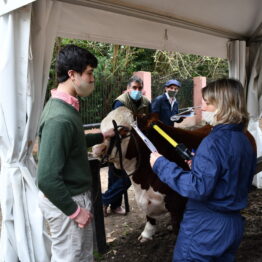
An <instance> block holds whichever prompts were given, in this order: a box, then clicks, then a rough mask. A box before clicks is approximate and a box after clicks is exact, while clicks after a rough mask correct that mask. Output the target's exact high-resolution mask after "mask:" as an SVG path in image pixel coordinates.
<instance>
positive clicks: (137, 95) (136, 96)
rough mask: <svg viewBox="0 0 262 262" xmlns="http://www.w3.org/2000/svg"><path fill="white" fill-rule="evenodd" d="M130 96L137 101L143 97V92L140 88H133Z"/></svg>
mask: <svg viewBox="0 0 262 262" xmlns="http://www.w3.org/2000/svg"><path fill="white" fill-rule="evenodd" d="M130 96H131V98H132V99H133V100H135V101H137V100H139V99H140V98H141V97H142V92H141V91H138V90H132V91H131V92H130Z"/></svg>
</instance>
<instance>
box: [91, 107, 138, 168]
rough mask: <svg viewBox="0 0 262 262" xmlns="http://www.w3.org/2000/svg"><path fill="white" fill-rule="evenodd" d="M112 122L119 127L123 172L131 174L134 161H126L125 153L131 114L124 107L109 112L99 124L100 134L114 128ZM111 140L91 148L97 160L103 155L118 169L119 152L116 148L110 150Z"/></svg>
mask: <svg viewBox="0 0 262 262" xmlns="http://www.w3.org/2000/svg"><path fill="white" fill-rule="evenodd" d="M113 120H114V121H115V122H116V124H117V126H119V128H118V131H119V134H120V139H121V144H120V146H121V151H122V163H123V166H124V168H125V171H126V172H127V173H132V172H133V168H134V166H135V163H133V162H134V159H131V160H130V159H126V158H125V155H126V151H127V147H128V143H129V140H130V136H128V135H129V133H130V130H131V124H132V123H133V121H134V116H133V113H132V112H131V111H130V110H129V109H127V108H126V107H123V106H121V107H118V108H116V109H115V110H113V111H111V112H110V113H109V114H108V115H107V116H106V117H105V118H104V119H103V120H102V122H101V126H100V129H101V132H105V131H107V130H109V129H111V128H114V126H113ZM112 139H113V138H111V139H106V140H105V141H104V142H103V143H102V144H99V145H95V146H93V148H92V152H93V155H94V156H95V157H98V158H101V159H102V158H103V157H105V155H107V157H108V161H109V162H112V163H113V164H114V165H115V167H116V168H118V169H120V168H121V166H120V163H121V161H120V155H119V150H118V148H117V147H116V146H113V147H112V148H111V146H110V143H111V142H112ZM109 148H110V151H111V152H109ZM111 149H112V150H111Z"/></svg>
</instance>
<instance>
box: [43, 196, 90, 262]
mask: <svg viewBox="0 0 262 262" xmlns="http://www.w3.org/2000/svg"><path fill="white" fill-rule="evenodd" d="M72 198H73V200H74V201H75V202H76V203H77V204H78V205H79V206H80V207H82V208H86V209H87V210H88V211H91V208H92V205H91V194H90V193H89V192H88V193H83V194H80V195H77V196H74V197H72ZM39 207H40V209H41V211H42V213H43V216H44V218H45V219H46V220H47V222H48V224H49V227H50V233H51V239H52V259H51V262H93V229H92V223H90V224H88V226H86V227H85V228H79V227H78V225H77V223H75V222H74V220H72V219H70V218H69V217H68V216H66V215H65V214H64V213H63V212H62V211H61V210H60V209H58V208H57V207H56V206H54V205H53V204H52V203H51V202H50V201H49V200H48V199H47V198H46V197H45V196H44V195H43V193H41V192H40V194H39Z"/></svg>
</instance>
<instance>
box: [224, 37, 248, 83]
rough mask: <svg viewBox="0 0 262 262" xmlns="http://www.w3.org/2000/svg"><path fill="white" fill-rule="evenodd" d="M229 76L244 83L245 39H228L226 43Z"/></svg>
mask: <svg viewBox="0 0 262 262" xmlns="http://www.w3.org/2000/svg"><path fill="white" fill-rule="evenodd" d="M228 62H229V76H230V77H232V78H235V79H239V81H240V82H241V83H242V85H243V86H245V84H246V41H239V40H235V41H230V42H229V43H228Z"/></svg>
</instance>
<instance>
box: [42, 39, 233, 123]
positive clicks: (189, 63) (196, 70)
mask: <svg viewBox="0 0 262 262" xmlns="http://www.w3.org/2000/svg"><path fill="white" fill-rule="evenodd" d="M67 44H75V45H78V46H80V47H83V48H87V49H88V50H89V51H90V52H92V53H93V54H94V55H95V56H96V57H97V58H98V61H99V63H98V67H97V68H96V70H95V86H96V89H95V91H94V92H93V93H92V95H91V96H90V97H88V98H87V99H86V101H84V102H83V101H81V107H80V112H81V115H82V119H83V122H84V123H85V124H88V123H98V122H100V121H101V120H102V119H103V117H104V116H105V115H106V114H107V113H108V112H110V110H111V105H112V102H113V100H114V99H115V98H116V97H117V96H119V95H120V94H121V93H122V92H123V91H124V90H125V89H126V83H127V81H128V79H129V78H130V76H132V74H133V72H136V71H149V72H151V74H152V81H151V82H152V98H154V97H156V96H158V95H160V94H162V93H163V84H164V83H165V82H166V81H167V80H169V79H172V78H176V79H178V80H180V81H181V82H182V88H181V89H180V92H179V93H178V97H177V99H178V101H179V105H180V107H187V106H192V94H193V80H192V78H193V77H195V76H206V77H207V78H208V81H210V80H211V79H218V78H221V77H227V76H228V63H227V60H225V59H220V58H211V57H206V56H197V55H192V54H181V53H178V52H167V51H161V50H152V49H144V48H137V47H130V46H122V45H113V44H106V43H98V42H90V41H84V40H77V39H67V38H57V39H56V43H55V46H54V52H53V58H52V63H51V68H50V73H49V83H48V89H47V93H46V101H47V100H48V99H49V97H50V90H51V89H52V88H56V86H57V81H56V75H55V62H56V56H57V54H58V52H59V50H60V49H61V48H62V47H63V46H65V45H67Z"/></svg>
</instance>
